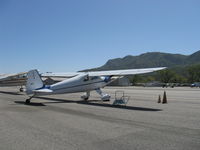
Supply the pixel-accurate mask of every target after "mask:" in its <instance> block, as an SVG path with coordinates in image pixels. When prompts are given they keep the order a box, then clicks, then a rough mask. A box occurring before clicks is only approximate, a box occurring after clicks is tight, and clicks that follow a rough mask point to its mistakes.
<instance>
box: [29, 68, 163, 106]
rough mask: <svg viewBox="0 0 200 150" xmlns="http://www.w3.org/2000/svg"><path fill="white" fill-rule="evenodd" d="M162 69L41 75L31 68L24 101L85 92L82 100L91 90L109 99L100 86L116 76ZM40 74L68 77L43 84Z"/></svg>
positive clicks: (46, 75) (47, 75)
mask: <svg viewBox="0 0 200 150" xmlns="http://www.w3.org/2000/svg"><path fill="white" fill-rule="evenodd" d="M163 69H165V67H159V68H147V69H128V70H114V71H97V72H76V73H46V74H42V75H40V74H39V73H38V71H37V70H31V71H29V72H28V73H27V82H26V94H27V95H28V96H29V98H28V99H27V100H26V103H27V104H28V103H30V100H31V99H32V98H33V97H37V96H42V95H52V94H65V93H77V92H85V94H84V95H83V96H81V98H82V99H83V100H88V99H89V97H90V92H91V91H93V90H96V92H97V93H98V94H99V95H100V96H101V99H102V100H110V95H108V94H105V93H103V92H102V91H101V88H104V87H105V86H106V85H108V84H109V83H111V82H112V81H114V80H116V79H117V78H120V77H123V76H125V75H135V74H143V73H150V72H153V71H158V70H163ZM41 76H42V77H70V78H69V79H66V80H63V81H61V82H58V83H55V84H52V85H44V83H43V81H42V79H41Z"/></svg>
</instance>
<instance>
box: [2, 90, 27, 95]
mask: <svg viewBox="0 0 200 150" xmlns="http://www.w3.org/2000/svg"><path fill="white" fill-rule="evenodd" d="M0 93H3V94H10V95H23V94H21V93H17V92H6V91H0Z"/></svg>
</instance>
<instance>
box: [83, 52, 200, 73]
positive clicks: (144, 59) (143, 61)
mask: <svg viewBox="0 0 200 150" xmlns="http://www.w3.org/2000/svg"><path fill="white" fill-rule="evenodd" d="M197 63H200V50H199V51H197V52H195V53H193V54H191V55H183V54H171V53H163V52H147V53H143V54H140V55H138V56H132V55H127V56H125V57H123V58H114V59H110V60H108V61H107V62H106V63H105V64H104V65H103V66H101V67H98V68H92V69H88V70H86V71H102V70H117V69H137V68H151V67H168V68H171V67H176V66H187V65H191V64H197Z"/></svg>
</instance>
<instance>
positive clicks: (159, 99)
mask: <svg viewBox="0 0 200 150" xmlns="http://www.w3.org/2000/svg"><path fill="white" fill-rule="evenodd" d="M158 103H161V96H160V95H158Z"/></svg>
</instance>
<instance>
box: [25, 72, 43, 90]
mask: <svg viewBox="0 0 200 150" xmlns="http://www.w3.org/2000/svg"><path fill="white" fill-rule="evenodd" d="M43 86H44V84H43V81H42V79H41V77H40V75H39V73H38V71H37V70H31V71H29V72H28V73H27V82H26V93H27V94H33V90H36V89H39V88H42V87H43Z"/></svg>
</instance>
